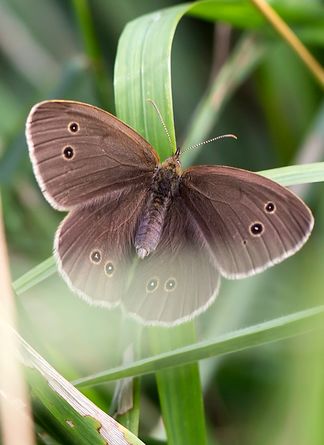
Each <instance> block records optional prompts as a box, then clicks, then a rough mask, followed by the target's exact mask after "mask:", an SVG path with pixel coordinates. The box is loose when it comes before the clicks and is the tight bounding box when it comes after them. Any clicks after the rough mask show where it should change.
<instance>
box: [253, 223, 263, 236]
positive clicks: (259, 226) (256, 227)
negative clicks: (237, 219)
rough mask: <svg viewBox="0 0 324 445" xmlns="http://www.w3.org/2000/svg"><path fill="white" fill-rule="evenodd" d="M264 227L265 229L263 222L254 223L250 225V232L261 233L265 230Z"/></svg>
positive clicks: (255, 234)
mask: <svg viewBox="0 0 324 445" xmlns="http://www.w3.org/2000/svg"><path fill="white" fill-rule="evenodd" d="M263 229H264V227H263V224H261V223H260V222H257V223H254V224H252V225H251V226H250V232H251V233H252V235H254V236H259V235H261V233H262V232H263Z"/></svg>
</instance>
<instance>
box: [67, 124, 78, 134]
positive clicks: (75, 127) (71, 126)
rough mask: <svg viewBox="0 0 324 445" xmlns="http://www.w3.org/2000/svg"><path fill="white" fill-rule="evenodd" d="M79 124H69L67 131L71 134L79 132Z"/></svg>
mask: <svg viewBox="0 0 324 445" xmlns="http://www.w3.org/2000/svg"><path fill="white" fill-rule="evenodd" d="M79 128H80V127H79V124H78V123H77V122H71V123H70V124H69V130H70V131H71V133H76V132H77V131H79Z"/></svg>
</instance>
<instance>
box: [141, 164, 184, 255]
mask: <svg viewBox="0 0 324 445" xmlns="http://www.w3.org/2000/svg"><path fill="white" fill-rule="evenodd" d="M180 177H181V165H180V162H179V160H178V157H177V156H172V157H171V158H168V159H167V160H166V161H164V162H163V163H162V164H161V165H159V166H158V167H157V168H156V170H155V172H154V175H153V178H152V182H151V186H150V190H149V194H148V199H147V202H146V204H145V207H144V210H143V212H142V214H141V216H140V219H139V223H138V227H137V230H136V234H135V248H136V252H137V255H138V256H139V257H140V258H144V257H146V256H147V255H149V254H150V253H151V252H153V251H154V250H155V249H156V247H157V246H158V244H159V241H160V238H161V234H162V229H163V225H164V221H165V217H166V214H167V211H168V208H169V207H170V204H171V202H172V199H173V197H174V196H176V195H177V193H178V190H179V183H180Z"/></svg>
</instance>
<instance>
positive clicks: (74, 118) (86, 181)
mask: <svg viewBox="0 0 324 445" xmlns="http://www.w3.org/2000/svg"><path fill="white" fill-rule="evenodd" d="M26 135H27V140H28V145H29V152H30V156H31V160H32V163H33V167H34V171H35V174H36V177H37V180H38V182H39V183H40V186H41V188H42V191H43V192H44V194H45V196H46V198H47V199H48V201H49V202H50V203H51V204H52V205H53V206H54V207H56V208H59V209H69V208H72V207H73V206H75V205H78V204H84V203H85V202H87V201H90V200H97V199H98V198H100V197H101V196H104V195H105V194H107V193H111V192H114V191H121V190H123V189H126V188H127V187H129V186H132V185H139V184H143V187H145V186H146V185H147V184H149V183H150V181H151V178H152V172H153V170H154V168H155V167H156V165H157V163H158V162H159V159H158V156H157V155H156V153H155V151H154V150H153V149H152V147H151V146H150V145H149V143H148V142H146V141H145V140H144V139H143V138H142V137H141V136H140V135H139V134H137V133H136V132H135V131H134V130H132V129H131V128H130V127H128V126H127V125H126V124H124V123H123V122H121V121H120V120H119V119H117V118H116V117H115V116H113V115H111V114H109V113H107V112H105V111H103V110H100V109H99V108H96V107H93V106H90V105H87V104H83V103H80V102H72V101H57V100H55V101H54V100H53V101H46V102H41V103H40V104H37V105H35V106H34V107H33V108H32V110H31V112H30V114H29V116H28V119H27V127H26Z"/></svg>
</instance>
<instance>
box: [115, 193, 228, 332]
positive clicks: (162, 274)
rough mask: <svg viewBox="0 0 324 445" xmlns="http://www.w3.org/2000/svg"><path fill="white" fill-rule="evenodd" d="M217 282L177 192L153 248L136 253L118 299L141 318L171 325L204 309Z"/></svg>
mask: <svg viewBox="0 0 324 445" xmlns="http://www.w3.org/2000/svg"><path fill="white" fill-rule="evenodd" d="M219 284H220V274H219V272H218V270H217V269H216V265H215V261H214V260H213V258H212V257H211V256H210V255H209V253H208V250H206V247H205V246H204V243H203V241H202V240H201V239H200V235H199V232H198V231H197V230H195V226H194V224H193V223H192V218H191V216H190V214H189V213H188V211H187V209H186V206H185V204H184V202H183V200H182V199H181V198H178V199H176V200H174V201H173V202H172V204H171V207H170V208H169V210H168V213H167V216H166V221H165V224H164V228H163V231H162V235H161V240H160V243H159V245H158V247H157V249H156V251H155V252H154V253H152V254H151V255H150V256H149V257H147V258H145V259H144V260H139V259H138V261H137V264H136V266H135V267H134V270H133V273H132V277H131V280H130V284H129V287H128V289H127V292H126V293H125V294H124V296H123V298H122V304H123V306H124V308H125V309H126V311H127V313H130V314H133V316H135V318H138V319H140V320H141V321H142V322H144V323H145V324H159V325H167V326H169V325H174V324H178V323H182V322H184V321H186V320H189V319H191V318H193V317H194V316H196V315H198V314H199V313H201V312H203V311H204V310H206V309H207V307H208V306H209V305H210V304H211V303H212V302H213V301H214V299H215V297H216V295H217V292H218V288H219Z"/></svg>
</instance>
